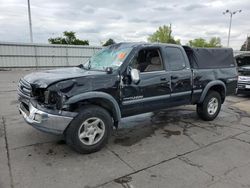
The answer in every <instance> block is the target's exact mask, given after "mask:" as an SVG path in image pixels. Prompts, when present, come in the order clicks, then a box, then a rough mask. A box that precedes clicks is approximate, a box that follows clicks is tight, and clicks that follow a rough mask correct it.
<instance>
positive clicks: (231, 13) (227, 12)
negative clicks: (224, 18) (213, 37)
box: [223, 9, 242, 47]
mask: <svg viewBox="0 0 250 188" xmlns="http://www.w3.org/2000/svg"><path fill="white" fill-rule="evenodd" d="M241 11H242V10H236V11H231V10H228V9H227V10H226V11H225V12H223V14H224V15H225V14H229V15H230V22H229V30H228V38H227V47H229V42H230V34H231V26H232V18H233V15H234V14H236V13H237V12H239V13H240V12H241Z"/></svg>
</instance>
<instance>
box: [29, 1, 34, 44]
mask: <svg viewBox="0 0 250 188" xmlns="http://www.w3.org/2000/svg"><path fill="white" fill-rule="evenodd" d="M28 14H29V28H30V42H31V43H33V33H32V21H31V11H30V0H28Z"/></svg>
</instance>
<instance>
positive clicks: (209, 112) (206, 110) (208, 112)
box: [197, 91, 221, 121]
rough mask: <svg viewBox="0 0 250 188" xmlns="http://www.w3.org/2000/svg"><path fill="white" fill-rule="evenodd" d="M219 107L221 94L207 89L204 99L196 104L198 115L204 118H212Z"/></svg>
mask: <svg viewBox="0 0 250 188" xmlns="http://www.w3.org/2000/svg"><path fill="white" fill-rule="evenodd" d="M220 109H221V95H220V94H219V93H218V92H217V91H209V92H208V94H207V96H206V97H205V99H204V101H203V102H202V103H201V104H197V114H198V116H199V117H200V118H201V119H203V120H205V121H211V120H214V119H215V118H216V117H217V116H218V114H219V112H220Z"/></svg>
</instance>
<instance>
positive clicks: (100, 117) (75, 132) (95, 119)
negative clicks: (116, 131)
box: [65, 105, 112, 153]
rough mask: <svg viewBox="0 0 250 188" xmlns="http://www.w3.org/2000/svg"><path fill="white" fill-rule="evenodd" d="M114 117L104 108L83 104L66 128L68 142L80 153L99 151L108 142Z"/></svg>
mask: <svg viewBox="0 0 250 188" xmlns="http://www.w3.org/2000/svg"><path fill="white" fill-rule="evenodd" d="M111 130H112V118H111V116H110V114H109V113H108V112H107V110H105V109H104V108H101V107H99V106H96V105H87V106H83V109H82V110H81V111H80V112H79V114H78V115H77V116H76V117H75V118H74V119H73V120H72V122H71V123H70V125H69V127H68V128H67V130H66V134H65V136H66V142H67V144H68V145H69V146H71V147H72V148H73V149H74V150H76V151H77V152H79V153H93V152H96V151H99V150H100V149H101V148H103V147H104V146H105V144H106V143H107V142H108V138H109V136H110V134H111Z"/></svg>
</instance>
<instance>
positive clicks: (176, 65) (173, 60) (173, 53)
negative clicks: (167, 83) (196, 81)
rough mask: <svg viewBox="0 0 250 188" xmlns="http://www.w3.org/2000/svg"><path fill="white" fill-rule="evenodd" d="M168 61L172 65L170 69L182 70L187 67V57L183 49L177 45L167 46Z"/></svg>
mask: <svg viewBox="0 0 250 188" xmlns="http://www.w3.org/2000/svg"><path fill="white" fill-rule="evenodd" d="M166 53H167V54H166V57H167V63H168V64H169V66H170V70H173V71H176V70H182V69H184V68H185V66H186V65H185V59H184V57H183V54H182V51H181V50H180V49H179V48H175V47H166Z"/></svg>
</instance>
